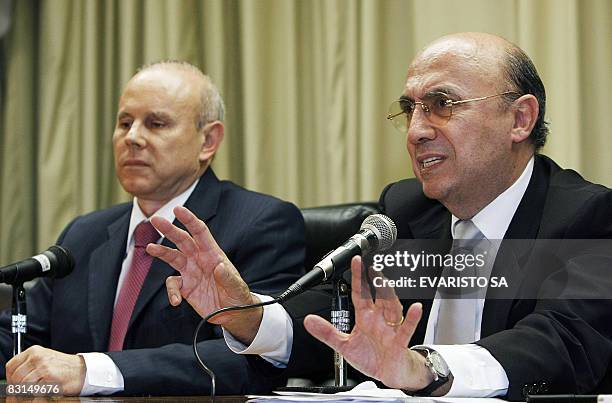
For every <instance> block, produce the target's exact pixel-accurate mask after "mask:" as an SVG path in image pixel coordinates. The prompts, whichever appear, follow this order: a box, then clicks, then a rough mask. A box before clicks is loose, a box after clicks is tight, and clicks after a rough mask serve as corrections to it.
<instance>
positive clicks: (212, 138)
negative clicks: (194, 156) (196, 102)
mask: <svg viewBox="0 0 612 403" xmlns="http://www.w3.org/2000/svg"><path fill="white" fill-rule="evenodd" d="M202 135H203V136H204V142H203V143H202V150H201V151H200V161H201V162H204V161H209V160H211V159H212V158H213V156H214V155H215V153H216V152H217V149H219V146H220V145H221V142H222V141H223V136H224V135H225V126H223V122H221V121H219V120H215V121H214V122H209V123H207V124H206V125H204V127H203V128H202Z"/></svg>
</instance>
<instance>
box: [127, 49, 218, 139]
mask: <svg viewBox="0 0 612 403" xmlns="http://www.w3.org/2000/svg"><path fill="white" fill-rule="evenodd" d="M155 70H159V71H167V72H173V73H175V74H180V75H183V76H185V77H188V79H189V82H190V83H191V84H192V85H193V86H194V88H195V89H196V91H197V93H198V94H199V98H200V110H201V112H200V118H199V120H198V125H199V127H202V126H204V125H205V124H206V123H209V122H213V121H215V120H219V121H221V122H222V121H223V119H224V117H225V104H224V103H223V98H222V97H221V94H220V93H219V90H218V89H217V87H216V86H215V84H214V83H213V82H212V80H211V79H210V77H209V76H207V75H206V74H204V73H202V71H201V70H200V69H199V68H197V67H196V66H194V65H193V64H191V63H188V62H184V61H178V60H163V61H159V62H155V63H150V64H145V65H144V66H142V67H141V68H140V69H138V72H137V73H136V74H135V75H134V77H132V79H135V78H136V77H138V76H139V75H140V74H142V73H146V72H151V71H155Z"/></svg>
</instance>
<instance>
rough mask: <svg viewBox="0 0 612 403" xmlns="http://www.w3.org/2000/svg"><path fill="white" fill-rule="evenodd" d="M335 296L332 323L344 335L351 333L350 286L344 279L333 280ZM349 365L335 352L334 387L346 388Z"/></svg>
mask: <svg viewBox="0 0 612 403" xmlns="http://www.w3.org/2000/svg"><path fill="white" fill-rule="evenodd" d="M333 286H334V295H333V298H332V308H331V323H332V325H334V327H335V328H336V329H338V330H339V331H341V332H343V333H349V332H350V331H351V311H350V308H349V286H348V284H347V283H346V281H344V279H343V278H342V277H340V276H339V277H338V278H335V279H334V280H333ZM347 368H348V367H347V363H346V361H345V360H344V357H343V356H342V354H340V353H339V352H337V351H336V350H334V380H335V383H334V386H336V387H346V386H348V385H347V377H346V371H347Z"/></svg>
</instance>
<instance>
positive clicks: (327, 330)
mask: <svg viewBox="0 0 612 403" xmlns="http://www.w3.org/2000/svg"><path fill="white" fill-rule="evenodd" d="M304 327H305V328H306V330H307V331H308V333H310V334H311V335H312V336H313V337H314V338H316V339H318V340H319V341H321V342H323V343H325V344H327V345H328V346H329V347H331V348H332V349H334V350H336V351H337V352H339V353H340V354H344V348H343V347H344V346H345V344H346V342H347V341H348V338H349V335H348V334H346V333H343V332H341V331H339V330H338V329H336V328H335V327H334V325H332V324H331V323H329V322H328V321H326V320H325V319H323V318H322V317H320V316H317V315H308V316H306V317H305V318H304Z"/></svg>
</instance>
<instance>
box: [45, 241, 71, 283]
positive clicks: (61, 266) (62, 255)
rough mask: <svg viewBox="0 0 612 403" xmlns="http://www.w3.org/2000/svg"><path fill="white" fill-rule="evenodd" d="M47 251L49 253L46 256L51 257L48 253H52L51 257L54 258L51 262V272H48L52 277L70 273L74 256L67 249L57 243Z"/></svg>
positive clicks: (60, 276)
mask: <svg viewBox="0 0 612 403" xmlns="http://www.w3.org/2000/svg"><path fill="white" fill-rule="evenodd" d="M47 252H48V253H49V254H48V255H47V256H48V257H50V258H51V256H49V255H52V256H53V257H52V259H54V260H55V262H53V263H52V267H53V270H52V273H50V275H51V276H52V277H55V278H62V277H66V276H67V275H69V274H70V273H72V270H73V269H74V258H73V257H72V254H71V253H70V251H69V250H68V249H66V248H64V247H62V246H59V245H53V246H51V247H50V248H49V249H47Z"/></svg>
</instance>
